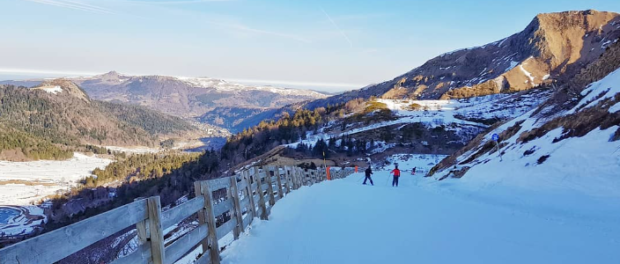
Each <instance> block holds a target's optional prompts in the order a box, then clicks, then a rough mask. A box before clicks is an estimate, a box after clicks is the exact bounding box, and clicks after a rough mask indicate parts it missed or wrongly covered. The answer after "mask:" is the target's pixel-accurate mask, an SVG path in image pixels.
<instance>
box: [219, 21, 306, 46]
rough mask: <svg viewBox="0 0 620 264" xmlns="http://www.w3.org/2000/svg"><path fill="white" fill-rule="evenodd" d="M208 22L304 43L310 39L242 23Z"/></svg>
mask: <svg viewBox="0 0 620 264" xmlns="http://www.w3.org/2000/svg"><path fill="white" fill-rule="evenodd" d="M208 23H210V24H214V25H219V26H223V27H228V28H231V29H235V30H239V31H245V32H250V33H257V34H261V35H271V36H276V37H282V38H288V39H292V40H296V41H299V42H304V43H310V42H311V41H310V40H308V39H306V38H304V37H301V36H297V35H293V34H287V33H281V32H275V31H269V30H263V29H257V28H252V27H249V26H246V25H243V24H226V23H219V22H212V21H211V22H208Z"/></svg>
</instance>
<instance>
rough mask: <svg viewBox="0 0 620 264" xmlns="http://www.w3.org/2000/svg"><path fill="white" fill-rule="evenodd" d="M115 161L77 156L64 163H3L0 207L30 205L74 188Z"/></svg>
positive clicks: (0, 170) (0, 169) (0, 167)
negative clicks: (96, 169) (97, 170)
mask: <svg viewBox="0 0 620 264" xmlns="http://www.w3.org/2000/svg"><path fill="white" fill-rule="evenodd" d="M111 162H112V160H109V159H102V158H99V157H96V156H92V157H91V156H86V155H83V154H80V153H74V154H73V158H71V159H69V160H63V161H51V160H39V161H31V162H10V161H0V205H27V204H30V202H35V201H38V200H40V199H41V198H43V197H45V196H48V195H52V194H54V193H56V191H58V190H61V189H67V188H68V187H71V186H74V185H75V184H76V181H78V180H80V179H82V178H84V177H87V176H90V175H92V174H91V172H92V171H93V170H94V169H95V168H101V169H103V168H105V167H106V166H107V165H108V164H110V163H111Z"/></svg>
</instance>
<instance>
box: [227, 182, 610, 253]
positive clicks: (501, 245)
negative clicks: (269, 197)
mask: <svg viewBox="0 0 620 264" xmlns="http://www.w3.org/2000/svg"><path fill="white" fill-rule="evenodd" d="M362 180H363V174H362V173H358V174H353V175H351V176H349V177H348V178H346V179H343V180H335V181H328V182H322V183H319V184H316V185H313V186H310V187H302V188H300V189H299V190H296V191H294V192H291V193H290V194H289V195H287V196H286V197H284V199H282V200H280V201H278V203H276V205H275V206H274V207H273V209H272V211H271V215H270V220H269V221H260V220H258V219H255V221H254V222H253V223H252V228H251V229H249V231H247V233H246V234H245V235H242V236H241V239H239V240H237V241H235V242H233V243H232V244H231V245H230V246H228V247H227V248H226V250H225V251H223V252H222V263H224V264H232V263H235V264H245V263H334V264H336V263H338V264H340V263H369V264H370V263H373V264H374V263H403V264H404V263H515V264H517V263H519V264H520V263H549V264H556V263H557V264H559V263H562V264H567V263H605V264H607V263H609V264H612V263H618V262H619V261H620V254H618V251H617V247H618V237H620V225H618V224H617V223H618V222H616V220H618V215H617V214H616V215H613V214H608V215H599V216H597V217H592V218H584V217H581V214H580V213H582V212H583V210H585V211H588V210H589V209H588V206H594V207H599V208H606V209H608V210H611V209H614V208H615V209H618V208H620V207H618V205H619V204H620V202H618V200H617V199H616V200H613V201H598V203H596V204H589V205H584V204H581V206H580V207H578V208H576V209H575V210H574V211H570V212H556V211H552V210H549V211H545V210H540V209H541V208H540V207H538V206H537V204H536V203H532V204H519V203H518V202H519V201H520V200H521V198H522V197H520V194H518V193H504V195H503V196H501V197H496V196H491V197H486V198H484V199H481V198H480V197H478V196H475V195H472V193H471V192H470V191H469V190H467V189H465V190H462V189H460V188H459V185H449V186H448V185H446V182H439V181H436V180H435V179H431V178H423V177H422V176H420V175H417V176H412V175H409V174H403V176H401V178H400V184H399V187H398V188H394V187H391V186H390V184H391V176H390V175H389V173H388V171H387V170H378V171H375V172H374V175H373V180H374V186H370V185H362ZM498 199H500V200H502V201H512V202H515V203H514V204H509V203H498ZM560 202H561V203H563V204H571V203H573V202H574V201H573V200H570V199H566V200H562V201H560Z"/></svg>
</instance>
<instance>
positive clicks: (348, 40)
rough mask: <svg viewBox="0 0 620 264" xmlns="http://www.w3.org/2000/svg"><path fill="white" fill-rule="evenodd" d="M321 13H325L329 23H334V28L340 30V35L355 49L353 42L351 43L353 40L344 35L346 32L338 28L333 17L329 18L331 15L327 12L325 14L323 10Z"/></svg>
mask: <svg viewBox="0 0 620 264" xmlns="http://www.w3.org/2000/svg"><path fill="white" fill-rule="evenodd" d="M321 11H323V14H325V16H326V17H327V19H329V21H330V22H331V23H332V25H334V27H335V28H336V29H338V31H340V34H341V35H342V37H344V39H346V40H347V42H349V45H350V46H351V47H353V42H351V39H350V38H349V36H347V34H346V33H344V31H342V29H341V28H340V27H339V26H338V24H336V22H335V21H334V20H333V19H332V17H331V16H329V14H327V12H325V10H324V9H323V8H321Z"/></svg>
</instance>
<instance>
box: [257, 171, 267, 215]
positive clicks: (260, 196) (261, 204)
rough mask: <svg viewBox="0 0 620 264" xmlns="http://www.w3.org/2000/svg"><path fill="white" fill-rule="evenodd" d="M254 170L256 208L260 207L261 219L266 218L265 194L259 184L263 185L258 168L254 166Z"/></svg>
mask: <svg viewBox="0 0 620 264" xmlns="http://www.w3.org/2000/svg"><path fill="white" fill-rule="evenodd" d="M254 171H255V172H256V174H255V176H256V177H254V181H255V182H256V192H257V193H258V208H260V211H261V212H260V219H261V220H268V217H267V206H265V195H264V194H263V187H262V186H261V185H263V183H262V180H261V177H260V171H259V170H258V168H254Z"/></svg>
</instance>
